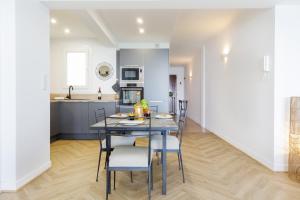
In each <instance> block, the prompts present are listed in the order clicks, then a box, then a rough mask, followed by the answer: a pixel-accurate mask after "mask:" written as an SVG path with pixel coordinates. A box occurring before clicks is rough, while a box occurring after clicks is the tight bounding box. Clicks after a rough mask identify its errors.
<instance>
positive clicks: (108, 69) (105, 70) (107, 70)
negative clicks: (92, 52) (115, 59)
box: [96, 62, 114, 81]
mask: <svg viewBox="0 0 300 200" xmlns="http://www.w3.org/2000/svg"><path fill="white" fill-rule="evenodd" d="M113 74H114V69H113V67H112V65H111V64H109V63H107V62H102V63H99V64H98V65H97V67H96V76H97V77H98V78H99V79H100V80H103V81H106V80H108V79H110V78H111V77H112V75H113Z"/></svg>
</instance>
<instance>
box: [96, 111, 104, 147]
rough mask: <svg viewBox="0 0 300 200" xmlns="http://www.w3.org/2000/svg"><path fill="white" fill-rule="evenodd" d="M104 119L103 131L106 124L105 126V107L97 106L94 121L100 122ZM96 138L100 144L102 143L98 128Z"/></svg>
mask: <svg viewBox="0 0 300 200" xmlns="http://www.w3.org/2000/svg"><path fill="white" fill-rule="evenodd" d="M103 120H104V124H105V132H106V126H107V123H106V113H105V109H104V108H98V109H96V110H95V121H96V123H98V122H101V121H103ZM98 140H99V142H100V145H102V142H101V140H102V137H101V134H100V130H98Z"/></svg>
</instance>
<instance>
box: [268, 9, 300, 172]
mask: <svg viewBox="0 0 300 200" xmlns="http://www.w3.org/2000/svg"><path fill="white" fill-rule="evenodd" d="M299 19H300V6H296V5H293V6H277V7H276V9H275V112H274V124H275V135H274V139H275V140H274V150H275V157H274V159H275V164H274V165H275V166H274V168H275V170H279V171H282V170H286V169H287V162H288V139H289V138H288V134H289V116H290V114H289V113H290V112H289V111H290V110H289V109H290V97H291V96H300V77H299V75H300V64H299V63H300V62H299V57H300V45H299V44H300V21H299Z"/></svg>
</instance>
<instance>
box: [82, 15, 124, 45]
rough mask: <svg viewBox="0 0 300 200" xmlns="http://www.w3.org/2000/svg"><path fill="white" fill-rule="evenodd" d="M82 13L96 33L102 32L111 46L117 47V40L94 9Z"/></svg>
mask: <svg viewBox="0 0 300 200" xmlns="http://www.w3.org/2000/svg"><path fill="white" fill-rule="evenodd" d="M83 15H84V16H83V17H84V18H85V19H86V21H87V22H88V24H89V25H90V27H91V28H92V29H93V30H94V31H95V32H96V34H97V32H98V33H101V34H104V35H105V36H106V38H107V39H108V41H109V42H110V43H111V45H112V46H114V47H118V41H117V40H116V38H115V37H114V35H113V34H112V32H111V31H110V30H109V29H108V28H107V26H106V24H105V23H104V21H103V19H102V18H101V17H100V16H99V15H98V14H97V12H96V11H95V10H86V12H84V13H83Z"/></svg>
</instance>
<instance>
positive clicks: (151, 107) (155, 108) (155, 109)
mask: <svg viewBox="0 0 300 200" xmlns="http://www.w3.org/2000/svg"><path fill="white" fill-rule="evenodd" d="M149 110H150V111H151V112H156V113H158V105H154V106H149Z"/></svg>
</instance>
